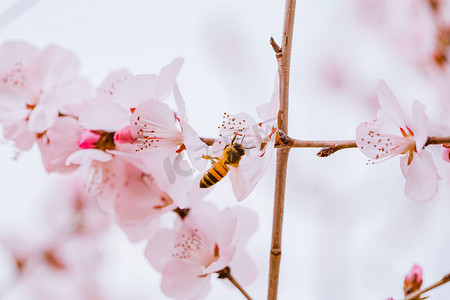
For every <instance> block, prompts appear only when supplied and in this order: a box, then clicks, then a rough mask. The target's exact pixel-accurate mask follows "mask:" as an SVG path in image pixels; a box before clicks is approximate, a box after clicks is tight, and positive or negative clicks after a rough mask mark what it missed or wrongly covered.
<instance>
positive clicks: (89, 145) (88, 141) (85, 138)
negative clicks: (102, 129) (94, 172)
mask: <svg viewBox="0 0 450 300" xmlns="http://www.w3.org/2000/svg"><path fill="white" fill-rule="evenodd" d="M101 137H102V136H101V135H100V134H97V133H95V132H92V131H90V130H87V129H85V130H83V131H82V132H81V133H80V136H79V137H78V140H77V145H78V147H80V148H82V149H94V148H95V143H97V142H98V141H99V140H100V138H101Z"/></svg>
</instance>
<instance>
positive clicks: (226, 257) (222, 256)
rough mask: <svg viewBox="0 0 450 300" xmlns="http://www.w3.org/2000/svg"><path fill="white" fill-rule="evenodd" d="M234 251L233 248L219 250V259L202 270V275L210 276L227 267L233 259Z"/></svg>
mask: <svg viewBox="0 0 450 300" xmlns="http://www.w3.org/2000/svg"><path fill="white" fill-rule="evenodd" d="M235 251H236V248H235V247H234V246H227V247H222V248H219V259H218V260H216V261H215V262H213V263H211V264H210V265H209V266H208V267H207V268H206V269H205V270H203V274H212V273H214V272H217V271H220V270H222V269H223V268H225V267H227V266H228V265H229V264H230V262H231V260H232V259H233V256H234V253H235Z"/></svg>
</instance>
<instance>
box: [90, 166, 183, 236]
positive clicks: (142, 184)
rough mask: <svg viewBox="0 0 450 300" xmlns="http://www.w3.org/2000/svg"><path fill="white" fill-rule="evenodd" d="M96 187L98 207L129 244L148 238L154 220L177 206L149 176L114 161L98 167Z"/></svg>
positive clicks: (152, 230) (156, 226)
mask: <svg viewBox="0 0 450 300" xmlns="http://www.w3.org/2000/svg"><path fill="white" fill-rule="evenodd" d="M100 176H101V179H100V180H101V183H100V184H99V186H98V189H99V191H98V197H97V198H98V200H99V204H100V207H101V208H102V209H103V210H105V211H107V212H109V213H110V214H111V215H112V216H113V217H114V220H115V221H116V223H117V224H118V225H119V226H120V227H121V228H122V230H123V231H124V232H125V233H126V234H127V236H128V238H129V239H130V241H132V242H138V241H140V240H143V239H148V238H150V237H151V236H152V235H153V233H154V232H155V231H156V230H157V229H159V220H158V218H159V217H160V216H161V215H163V214H165V213H166V212H168V211H171V210H173V209H175V208H176V207H177V206H176V204H175V203H174V201H173V200H172V198H171V197H170V196H169V195H168V194H167V193H165V192H164V191H162V190H161V189H159V187H158V186H157V185H156V184H155V183H154V182H153V179H152V177H151V175H149V174H145V173H143V172H142V171H141V170H139V169H137V168H136V167H135V166H134V165H132V164H130V163H127V162H126V161H125V160H123V159H120V158H116V159H113V160H111V161H109V162H106V163H104V164H103V165H102V173H101V174H100Z"/></svg>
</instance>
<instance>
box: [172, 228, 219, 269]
mask: <svg viewBox="0 0 450 300" xmlns="http://www.w3.org/2000/svg"><path fill="white" fill-rule="evenodd" d="M172 257H173V258H177V259H179V260H182V261H185V262H186V263H192V264H198V265H201V266H204V267H205V268H207V267H208V266H209V265H210V264H212V263H213V262H215V261H217V260H218V259H219V247H218V245H217V244H215V246H214V249H213V251H211V250H210V249H209V247H208V245H207V244H206V243H205V241H204V239H203V238H202V237H201V236H200V235H199V233H198V229H197V228H195V229H194V230H190V231H187V232H183V233H182V234H181V235H180V236H179V237H178V239H177V243H176V244H175V245H174V252H173V253H172Z"/></svg>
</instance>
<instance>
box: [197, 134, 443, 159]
mask: <svg viewBox="0 0 450 300" xmlns="http://www.w3.org/2000/svg"><path fill="white" fill-rule="evenodd" d="M200 139H201V140H202V141H203V142H204V143H205V144H207V145H209V146H211V145H212V144H213V143H214V139H212V138H200ZM440 144H444V145H445V144H450V136H429V137H428V139H427V142H426V143H425V146H424V147H426V146H429V145H440ZM356 147H357V145H356V141H355V140H322V141H311V140H296V139H292V138H290V137H289V136H287V135H286V134H284V133H281V134H280V136H279V138H278V139H277V141H276V142H275V148H283V149H284V148H322V149H321V150H320V151H319V152H318V153H317V156H319V157H327V156H330V155H331V154H333V153H335V152H336V151H339V150H342V149H350V148H356Z"/></svg>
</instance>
